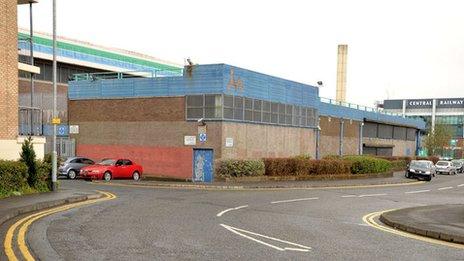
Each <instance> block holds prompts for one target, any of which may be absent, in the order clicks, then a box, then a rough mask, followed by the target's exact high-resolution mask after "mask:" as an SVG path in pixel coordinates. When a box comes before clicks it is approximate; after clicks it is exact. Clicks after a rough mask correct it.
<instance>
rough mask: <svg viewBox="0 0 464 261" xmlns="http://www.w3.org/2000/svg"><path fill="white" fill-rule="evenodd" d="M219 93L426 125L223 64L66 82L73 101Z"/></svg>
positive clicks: (349, 115)
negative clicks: (328, 98)
mask: <svg viewBox="0 0 464 261" xmlns="http://www.w3.org/2000/svg"><path fill="white" fill-rule="evenodd" d="M232 72H233V73H232ZM232 74H233V76H232ZM229 83H233V84H232V85H230V84H229ZM220 93H224V94H231V95H232V94H233V95H238V96H245V97H249V98H255V99H261V100H267V101H274V102H282V103H286V104H293V105H300V106H309V107H314V108H317V109H318V110H319V114H320V115H325V116H333V117H337V118H346V119H354V120H359V121H362V120H363V119H367V120H374V121H382V122H387V123H393V124H395V123H396V124H399V125H407V126H414V127H417V128H421V129H423V128H424V127H425V123H424V122H422V121H418V120H413V119H407V118H402V117H398V116H391V115H386V114H380V113H376V112H369V111H365V110H359V109H356V108H348V107H344V106H339V105H334V104H328V103H324V102H320V99H319V90H318V88H316V87H314V86H311V85H307V84H302V83H298V82H293V81H288V80H284V79H281V78H277V77H273V76H269V75H265V74H262V73H257V72H253V71H250V70H246V69H242V68H238V67H233V66H230V65H225V64H211V65H198V66H194V67H193V69H192V70H191V71H190V72H189V70H188V69H184V75H183V76H175V77H157V78H127V79H113V80H97V81H71V82H69V98H70V99H72V100H79V99H92V98H96V99H101V98H121V97H127V98H129V97H159V96H184V95H190V94H220Z"/></svg>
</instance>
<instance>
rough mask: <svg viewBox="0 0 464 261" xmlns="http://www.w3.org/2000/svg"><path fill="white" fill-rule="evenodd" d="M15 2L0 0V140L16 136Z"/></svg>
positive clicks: (16, 37)
mask: <svg viewBox="0 0 464 261" xmlns="http://www.w3.org/2000/svg"><path fill="white" fill-rule="evenodd" d="M16 5H17V2H16V1H12V0H0V21H1V22H0V43H1V44H0V139H7V140H11V139H15V138H16V137H17V136H18V48H17V46H18V35H17V28H18V25H17V6H16Z"/></svg>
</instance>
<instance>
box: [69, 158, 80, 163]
mask: <svg viewBox="0 0 464 261" xmlns="http://www.w3.org/2000/svg"><path fill="white" fill-rule="evenodd" d="M70 163H82V160H81V159H79V158H78V159H73V160H71V162H70Z"/></svg>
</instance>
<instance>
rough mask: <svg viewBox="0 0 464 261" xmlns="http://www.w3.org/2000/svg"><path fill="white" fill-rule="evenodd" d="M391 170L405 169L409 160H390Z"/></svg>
mask: <svg viewBox="0 0 464 261" xmlns="http://www.w3.org/2000/svg"><path fill="white" fill-rule="evenodd" d="M390 163H391V165H392V170H396V171H397V170H405V169H406V168H407V167H408V164H409V161H406V160H393V161H390Z"/></svg>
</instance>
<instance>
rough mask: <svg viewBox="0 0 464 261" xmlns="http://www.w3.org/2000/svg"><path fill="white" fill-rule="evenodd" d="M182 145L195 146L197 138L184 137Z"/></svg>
mask: <svg viewBox="0 0 464 261" xmlns="http://www.w3.org/2000/svg"><path fill="white" fill-rule="evenodd" d="M184 145H186V146H192V145H197V136H184Z"/></svg>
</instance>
